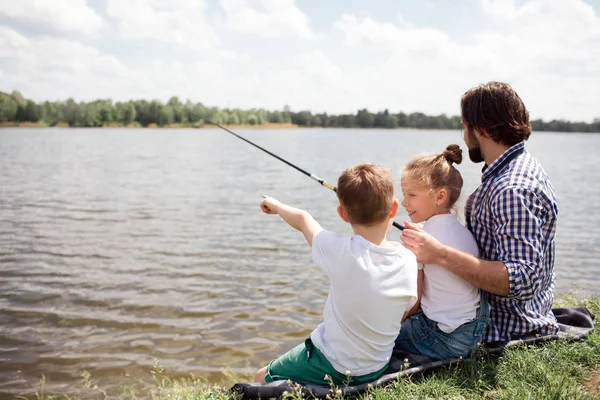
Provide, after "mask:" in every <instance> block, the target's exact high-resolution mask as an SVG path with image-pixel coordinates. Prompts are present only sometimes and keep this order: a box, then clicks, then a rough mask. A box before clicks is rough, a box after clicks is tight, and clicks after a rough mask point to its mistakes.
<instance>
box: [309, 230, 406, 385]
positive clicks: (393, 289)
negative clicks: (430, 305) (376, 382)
mask: <svg viewBox="0 0 600 400" xmlns="http://www.w3.org/2000/svg"><path fill="white" fill-rule="evenodd" d="M393 243H394V244H397V246H396V247H380V246H377V245H375V244H373V243H371V242H369V241H368V240H366V239H365V238H363V237H362V236H358V235H355V236H348V235H341V234H337V233H333V232H329V231H320V232H318V233H316V234H315V235H314V237H313V241H312V256H313V260H314V262H315V263H316V264H317V265H319V266H320V267H322V268H323V269H324V270H325V272H326V273H327V275H328V276H329V281H330V287H329V295H328V296H327V300H326V302H325V309H324V310H323V322H322V323H321V324H320V325H319V326H318V327H317V328H316V329H315V330H314V331H313V332H312V334H311V340H312V342H313V344H314V345H315V346H316V347H317V348H318V349H319V350H320V351H321V352H322V353H323V355H324V356H325V357H326V358H327V360H328V361H329V362H330V363H331V365H333V367H334V368H335V369H336V370H337V371H339V372H341V373H342V374H345V373H346V371H350V373H351V374H352V375H353V376H362V375H367V374H370V373H372V372H376V371H378V370H380V369H381V368H383V367H384V366H385V365H386V364H387V363H388V362H389V360H390V357H391V354H392V349H393V347H394V340H395V339H396V337H397V336H398V332H399V331H400V322H401V320H402V316H403V315H404V313H405V312H406V311H408V310H410V308H411V307H412V306H413V305H414V304H415V302H416V300H417V261H416V258H415V256H414V254H413V253H412V252H410V251H409V250H407V249H406V248H405V247H404V246H402V245H401V244H400V243H396V242H393Z"/></svg>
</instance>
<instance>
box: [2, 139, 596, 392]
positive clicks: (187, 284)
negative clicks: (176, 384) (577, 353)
mask: <svg viewBox="0 0 600 400" xmlns="http://www.w3.org/2000/svg"><path fill="white" fill-rule="evenodd" d="M241 133H242V134H243V135H244V136H246V137H248V138H249V139H250V140H254V141H256V142H257V143H260V144H261V145H263V146H265V147H267V148H269V149H270V150H272V151H273V152H275V153H276V154H278V155H281V156H282V157H284V158H287V159H289V160H290V161H292V162H294V163H296V164H298V165H299V166H301V167H303V168H305V169H306V170H308V171H311V172H313V173H315V174H317V175H319V176H321V177H323V178H324V179H326V180H328V181H330V182H335V181H336V179H337V176H338V174H339V173H340V172H341V171H342V170H343V169H344V168H345V167H347V166H348V165H350V164H353V163H356V162H366V161H369V162H371V161H373V162H377V163H379V164H382V165H384V166H386V167H389V168H392V169H393V171H394V173H395V174H396V179H395V183H396V184H397V185H399V179H398V178H397V174H398V171H399V169H400V167H401V166H402V164H403V163H404V162H405V161H406V160H407V159H408V158H410V157H411V156H413V155H414V154H416V153H419V152H423V151H441V150H443V149H444V147H445V146H446V145H447V144H449V143H452V142H454V143H462V142H461V134H460V133H459V132H451V131H411V130H395V131H382V130H373V131H368V130H333V129H332V130H318V129H312V130H287V131H276V130H270V131H250V130H249V131H242V132H241ZM599 144H600V136H594V135H579V134H541V133H540V134H534V135H533V137H532V140H530V143H528V148H529V149H530V151H531V152H532V153H533V154H534V155H536V156H537V157H538V158H539V159H540V160H541V161H542V163H543V165H544V166H545V168H546V170H547V171H548V173H549V175H550V177H551V179H552V182H553V184H554V186H555V189H556V192H557V194H558V196H559V201H560V221H559V233H558V243H557V252H558V254H557V265H556V269H557V276H558V279H557V290H558V291H559V292H560V291H566V290H571V289H572V287H573V285H576V286H577V287H580V288H583V290H587V291H591V292H592V293H595V294H600V292H598V283H599V281H600V278H599V275H598V272H600V268H599V266H598V261H597V260H598V257H599V256H600V247H599V246H598V245H599V244H600V224H599V222H600V217H599V216H598V215H597V213H594V212H591V211H592V210H594V209H595V208H596V206H598V200H597V199H598V198H599V196H598V195H599V194H600V193H599V192H600V189H599V188H600V186H599V185H598V184H597V183H598V181H599V178H600V158H599V157H598V156H597V155H595V154H590V152H589V151H585V150H586V149H591V148H598V145H599ZM582 154H587V157H585V158H584V157H581V155H582ZM479 168H480V166H476V165H473V164H470V163H468V162H466V163H465V165H461V166H460V169H461V171H462V172H463V175H464V177H465V181H466V182H467V184H466V188H465V191H467V192H470V191H471V190H473V189H474V188H475V187H476V185H477V183H478V180H479V177H480V174H479V171H478V169H479ZM0 171H1V173H0V279H1V282H2V283H1V284H0V394H2V393H4V394H23V393H29V392H32V391H35V390H36V388H37V381H38V380H39V378H40V377H41V376H42V374H43V375H46V377H47V378H48V381H49V382H48V389H49V390H51V391H59V392H70V391H73V390H74V387H75V386H79V385H80V384H79V382H80V373H81V371H82V370H84V369H85V370H87V371H89V372H90V373H91V375H92V378H93V379H94V381H95V382H97V383H98V384H99V386H100V387H101V388H103V389H104V390H107V391H108V392H109V393H110V392H119V391H120V389H119V387H120V386H122V385H124V384H127V385H131V384H133V383H136V382H149V381H151V375H150V370H151V368H152V366H153V364H154V360H155V359H159V360H160V361H161V364H162V365H163V367H164V368H165V370H166V372H167V374H169V375H172V376H182V375H188V376H189V374H190V373H193V374H194V375H195V376H197V377H205V378H207V379H209V380H210V381H217V382H218V381H220V380H222V379H223V376H222V371H223V369H224V368H228V369H229V370H231V371H233V372H235V373H239V374H247V376H248V377H250V375H249V373H250V372H251V371H253V370H254V369H255V368H256V367H259V366H261V365H263V364H264V363H265V362H267V361H268V360H270V359H271V358H272V357H274V356H277V355H279V354H280V353H282V352H284V351H286V350H288V349H289V348H291V347H292V346H294V345H295V344H297V342H299V341H300V340H302V339H303V338H304V337H306V336H307V335H308V334H309V333H310V332H311V331H312V329H313V328H314V327H315V326H316V325H317V324H318V323H319V321H320V319H321V311H322V307H323V303H324V300H325V296H326V291H327V281H326V278H325V276H324V274H323V273H321V271H320V270H319V269H318V268H317V267H316V266H314V265H313V264H312V263H311V259H310V252H309V250H308V247H307V246H306V244H305V243H304V239H303V238H302V236H301V235H299V234H297V232H295V231H293V230H292V229H291V228H288V227H287V226H286V224H285V223H283V222H281V221H280V220H279V219H278V218H277V217H271V216H266V215H263V214H262V213H261V212H260V210H259V208H258V202H259V200H260V195H261V194H263V193H265V194H269V195H272V196H275V197H278V198H279V199H281V200H283V201H287V202H290V203H292V204H294V205H296V206H299V207H303V208H306V209H308V210H309V211H310V212H311V213H312V214H313V215H314V216H315V217H316V218H317V219H318V220H319V221H320V222H321V223H322V224H323V225H324V226H325V227H327V228H329V229H334V230H339V231H344V232H348V227H347V226H346V225H344V224H343V223H342V222H341V221H339V220H338V217H337V216H336V213H335V206H336V198H335V195H334V194H333V193H332V192H331V191H329V190H326V189H324V188H322V187H320V186H319V185H317V184H315V183H314V182H313V181H311V180H310V179H308V178H306V177H304V176H302V175H301V174H299V173H298V172H297V171H295V170H293V169H291V168H289V167H287V166H285V165H284V164H282V163H281V162H279V161H277V160H275V159H273V158H271V157H269V156H267V155H266V154H264V153H262V152H260V151H258V150H256V149H254V148H253V147H251V146H248V145H247V144H245V143H243V142H242V141H239V140H238V139H236V138H234V137H232V136H231V135H228V134H227V133H224V132H221V131H217V130H208V129H207V130H199V131H198V130H196V131H195V130H173V131H169V130H160V131H157V130H134V129H127V130H85V129H69V130H61V129H47V130H35V129H31V130H29V129H17V130H14V129H4V130H2V131H0ZM404 218H406V215H405V214H401V215H399V217H398V219H397V220H398V221H403V219H404ZM584 221H585V223H583V222H584ZM397 235H399V233H398V232H396V231H394V232H391V233H390V236H391V237H394V236H396V237H397ZM142 384H143V383H142Z"/></svg>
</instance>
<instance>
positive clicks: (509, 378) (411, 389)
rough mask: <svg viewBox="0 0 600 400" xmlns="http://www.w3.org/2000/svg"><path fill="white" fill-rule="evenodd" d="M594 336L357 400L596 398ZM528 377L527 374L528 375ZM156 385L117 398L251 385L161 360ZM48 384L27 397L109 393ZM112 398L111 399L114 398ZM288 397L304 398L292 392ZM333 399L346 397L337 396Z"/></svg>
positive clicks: (410, 381)
mask: <svg viewBox="0 0 600 400" xmlns="http://www.w3.org/2000/svg"><path fill="white" fill-rule="evenodd" d="M554 306H555V307H564V306H585V307H588V308H589V309H590V310H591V311H592V312H594V313H595V314H596V315H598V314H599V313H600V299H598V298H593V297H587V298H583V299H582V298H575V297H574V296H573V295H562V296H560V298H559V299H557V301H555V304H554ZM594 327H595V330H594V332H593V333H592V334H591V335H590V336H589V337H587V338H586V339H585V340H581V341H574V342H569V341H566V340H555V341H550V342H545V343H540V344H535V345H528V346H523V347H515V348H510V349H507V350H505V351H504V353H502V354H501V355H499V356H495V355H483V356H482V357H481V358H480V359H468V360H465V361H463V362H462V363H461V364H458V365H453V366H447V367H442V368H438V369H435V370H432V371H429V372H426V373H421V374H414V375H412V376H411V377H408V378H401V379H399V380H398V381H396V382H394V383H392V384H389V385H387V386H385V387H381V388H376V389H373V390H371V391H369V392H368V393H365V394H363V395H360V396H358V398H359V399H420V398H462V399H481V398H486V399H487V398H489V399H492V398H493V399H513V398H530V399H545V398H578V399H594V398H598V395H600V332H599V329H600V322H599V319H598V318H597V319H596V320H595V321H594ZM525 371H526V372H527V373H524V372H525ZM152 375H153V376H154V379H155V382H156V386H155V387H152V388H149V389H147V390H145V391H137V390H136V389H134V388H133V387H124V388H123V392H122V393H121V394H120V395H118V398H128V399H138V398H152V399H185V400H188V399H190V400H191V399H195V400H198V399H201V400H204V399H205V400H215V399H219V400H220V399H222V400H225V399H227V400H229V399H231V400H237V399H239V395H236V394H234V393H232V392H230V391H229V387H231V384H232V383H234V382H243V381H248V380H249V379H250V377H248V376H235V375H233V374H232V375H231V376H230V377H228V379H227V382H223V383H221V384H210V383H207V382H206V381H205V380H203V379H197V378H193V377H191V378H187V379H185V378H184V379H172V378H170V377H168V376H165V375H164V374H163V371H162V368H161V367H160V363H158V362H157V364H156V365H155V368H154V369H153V371H152ZM43 384H44V381H41V382H40V389H39V390H38V392H37V393H35V394H32V395H30V396H26V397H25V398H28V399H38V400H45V399H65V400H67V399H83V398H106V397H108V395H107V394H106V393H105V392H103V391H102V389H101V388H98V387H97V386H95V385H94V383H93V377H92V376H90V375H89V374H86V373H85V372H83V373H82V389H81V391H80V392H79V393H73V394H48V393H45V392H44V388H43ZM111 397H112V396H111ZM286 398H287V399H297V400H300V399H301V398H302V396H301V394H300V393H289V394H288V396H287V397H286ZM331 399H340V400H341V399H342V395H341V393H337V394H336V393H333V394H332V395H331Z"/></svg>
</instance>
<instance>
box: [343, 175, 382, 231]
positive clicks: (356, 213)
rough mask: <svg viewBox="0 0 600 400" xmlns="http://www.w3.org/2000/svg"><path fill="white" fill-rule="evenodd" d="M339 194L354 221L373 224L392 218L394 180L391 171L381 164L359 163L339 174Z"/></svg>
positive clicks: (351, 219)
mask: <svg viewBox="0 0 600 400" xmlns="http://www.w3.org/2000/svg"><path fill="white" fill-rule="evenodd" d="M337 196H338V200H339V201H340V204H341V205H342V206H343V207H344V209H345V210H346V213H347V216H348V219H349V220H350V223H351V224H358V225H372V224H375V223H379V222H383V221H385V220H387V219H388V218H389V213H390V209H391V207H392V204H393V203H394V183H393V182H392V177H391V176H390V174H389V172H388V171H387V170H385V169H383V168H381V167H380V166H378V165H376V164H357V165H353V166H352V167H350V168H348V169H346V170H345V171H344V172H342V175H340V177H339V179H338V183H337Z"/></svg>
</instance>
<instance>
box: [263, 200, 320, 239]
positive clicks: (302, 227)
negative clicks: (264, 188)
mask: <svg viewBox="0 0 600 400" xmlns="http://www.w3.org/2000/svg"><path fill="white" fill-rule="evenodd" d="M260 208H261V209H262V210H263V212H264V213H266V214H279V216H280V217H281V219H283V220H284V221H285V222H287V223H288V225H290V226H291V227H292V228H294V229H297V230H299V231H300V232H302V233H303V234H304V237H305V238H306V241H307V242H308V244H309V245H310V246H312V240H313V236H314V235H315V233H317V232H319V231H321V230H322V229H323V228H321V225H319V223H318V222H317V221H315V219H314V218H313V217H312V215H310V214H309V213H308V212H307V211H304V210H301V209H299V208H294V207H290V206H288V205H287V204H283V203H281V202H280V201H278V200H275V199H274V198H272V197H268V196H265V195H263V200H262V202H261V203H260Z"/></svg>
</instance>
